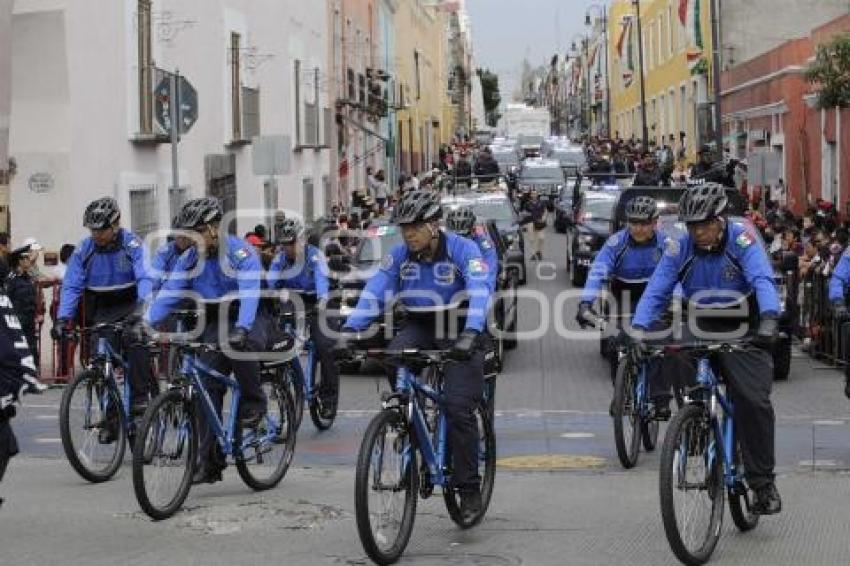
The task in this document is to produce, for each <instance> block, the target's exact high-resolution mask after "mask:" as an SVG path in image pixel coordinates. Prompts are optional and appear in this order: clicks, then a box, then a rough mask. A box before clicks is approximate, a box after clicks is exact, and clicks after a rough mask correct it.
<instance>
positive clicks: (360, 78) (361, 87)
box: [357, 73, 366, 106]
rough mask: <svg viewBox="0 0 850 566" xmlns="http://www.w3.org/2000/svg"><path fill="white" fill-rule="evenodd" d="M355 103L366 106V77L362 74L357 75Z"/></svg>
mask: <svg viewBox="0 0 850 566" xmlns="http://www.w3.org/2000/svg"><path fill="white" fill-rule="evenodd" d="M357 94H358V96H357V101H358V102H359V103H360V104H362V105H363V106H366V76H365V75H363V73H360V74H359V75H357Z"/></svg>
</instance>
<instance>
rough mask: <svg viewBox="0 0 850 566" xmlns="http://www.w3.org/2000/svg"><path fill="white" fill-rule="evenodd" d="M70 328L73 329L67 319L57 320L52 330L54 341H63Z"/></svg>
mask: <svg viewBox="0 0 850 566" xmlns="http://www.w3.org/2000/svg"><path fill="white" fill-rule="evenodd" d="M69 328H71V321H70V320H68V319H67V318H60V319H57V320H56V322H55V323H54V324H53V328H51V329H50V337H51V338H53V339H54V340H61V339H62V337H63V336H64V335H65V332H67V331H68V329H69Z"/></svg>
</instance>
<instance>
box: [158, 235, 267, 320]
mask: <svg viewBox="0 0 850 566" xmlns="http://www.w3.org/2000/svg"><path fill="white" fill-rule="evenodd" d="M221 246H222V248H221V249H219V253H217V254H214V255H212V256H211V257H206V258H201V257H199V254H198V250H197V248H196V247H195V246H192V247H191V248H189V249H188V250H186V251H185V252H183V254H182V255H181V256H180V258H179V259H178V260H177V263H176V264H175V265H174V269H173V270H172V271H171V275H169V277H168V279H166V281H165V283H164V284H163V285H162V289H161V290H160V292H159V293H157V294H156V296H155V297H154V300H153V302H152V303H151V305H150V308H149V309H148V312H147V314H146V320H147V322H148V323H149V324H152V325H156V324H159V323H161V322H162V321H164V320H165V318H166V317H167V316H168V315H169V314H170V313H171V312H172V311H173V310H174V309H175V308H177V306H178V304H179V303H180V301H181V299H183V298H185V297H181V296H180V293H179V292H180V291H194V292H195V293H198V294H199V295H200V296H201V298H202V299H203V300H204V301H205V302H210V303H214V302H217V301H218V300H220V299H221V298H222V297H224V296H225V295H228V294H229V293H234V292H238V299H239V314H238V317H237V319H236V326H237V327H238V328H244V329H245V330H251V327H252V326H253V325H254V319H255V318H256V316H257V307H258V306H259V304H260V297H259V292H260V281H261V279H262V273H263V266H262V263H261V262H260V257H259V256H258V255H257V252H256V250H255V249H254V247H253V246H252V245H250V244H249V243H248V242H246V241H244V240H242V239H241V238H237V237H236V236H227V238H225V239H224V241H223V242H222V244H221ZM199 261H203V264H202V267H201V271H200V273H198V274H197V275H196V276H194V277H188V276H187V275H188V274H190V273H192V271H193V270H194V269H195V268H196V266H197V265H198V262H199Z"/></svg>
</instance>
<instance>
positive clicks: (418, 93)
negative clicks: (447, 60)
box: [413, 51, 422, 100]
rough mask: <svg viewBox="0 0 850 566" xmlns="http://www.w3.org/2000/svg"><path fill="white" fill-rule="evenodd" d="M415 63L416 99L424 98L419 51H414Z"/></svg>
mask: <svg viewBox="0 0 850 566" xmlns="http://www.w3.org/2000/svg"><path fill="white" fill-rule="evenodd" d="M413 63H414V65H415V67H416V100H419V99H420V98H422V82H421V81H422V79H421V77H420V75H419V51H414V52H413Z"/></svg>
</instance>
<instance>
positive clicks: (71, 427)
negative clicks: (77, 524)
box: [59, 323, 159, 483]
mask: <svg viewBox="0 0 850 566" xmlns="http://www.w3.org/2000/svg"><path fill="white" fill-rule="evenodd" d="M89 331H90V332H92V333H93V335H94V336H97V343H96V347H95V351H94V354H93V355H92V356H91V359H90V360H89V363H88V366H87V367H86V368H85V369H84V370H83V371H82V372H80V373H79V374H78V375H77V376H76V378H75V379H74V380H73V381H72V382H71V383H70V384H68V386H67V387H66V388H65V390H64V391H63V393H62V401H61V403H60V405H59V435H60V437H61V439H62V448H63V449H64V451H65V455H66V456H67V458H68V462H70V464H71V467H73V468H74V470H75V471H76V472H77V473H78V474H80V476H82V477H83V478H84V479H86V480H88V481H90V482H93V483H100V482H104V481H107V480H109V479H110V478H112V476H114V475H115V473H116V472H117V471H118V469H119V468H120V467H121V463H122V462H123V461H124V452H125V450H126V445H127V442H128V441H129V442H130V443H131V445H132V442H133V440H134V438H135V436H136V423H135V421H134V419H133V416H132V412H131V407H132V406H133V388H132V384H131V381H132V380H131V379H130V377H129V376H130V366H129V364H128V363H127V362H126V361H125V360H124V358H123V356H122V354H121V352H120V351H119V350H116V349H115V348H113V347H112V344H111V343H110V340H109V338H110V335H112V336H114V337H115V339H116V341H117V342H118V343H121V338H122V335H123V334H124V332H125V327H124V325H123V324H121V323H111V324H107V323H103V324H98V325H96V326H94V327H92V328H90V329H89ZM69 334H70V337H71V338H72V339H74V340H78V339H79V338H80V333H79V332H72V333H69ZM83 334H84V335H85V334H87V333H85V332H84V333H83ZM155 349H156V350H158V347H156V348H155ZM116 370H117V371H116ZM122 372H123V384H121V383H119V379H118V377H117V376H116V374H120V373H122ZM151 375H153V372H151ZM158 389H159V384H158V382H157V381H156V379H155V378H154V379H153V381H152V383H151V391H153V392H156V391H157V390H158ZM122 392H123V393H122Z"/></svg>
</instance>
